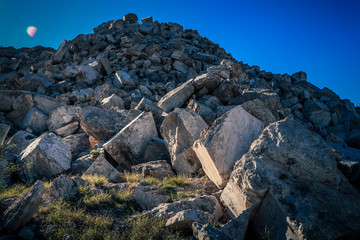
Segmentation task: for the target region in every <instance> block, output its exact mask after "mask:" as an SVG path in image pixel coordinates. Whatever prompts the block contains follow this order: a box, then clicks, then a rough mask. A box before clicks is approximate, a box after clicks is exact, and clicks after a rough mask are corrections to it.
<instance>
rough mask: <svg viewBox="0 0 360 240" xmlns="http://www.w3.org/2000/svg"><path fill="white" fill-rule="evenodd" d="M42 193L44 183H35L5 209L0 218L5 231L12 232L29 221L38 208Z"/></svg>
mask: <svg viewBox="0 0 360 240" xmlns="http://www.w3.org/2000/svg"><path fill="white" fill-rule="evenodd" d="M44 191H45V186H44V183H43V182H42V181H37V182H36V183H35V184H34V185H33V186H32V188H30V190H29V191H28V192H26V193H24V194H22V195H21V196H20V197H18V198H17V199H16V201H15V202H14V203H12V204H11V205H10V207H9V208H8V209H6V211H5V212H4V216H3V218H2V222H3V224H4V228H5V229H6V231H8V232H13V231H15V230H16V229H18V228H19V227H20V226H22V225H25V224H27V223H28V222H29V221H30V219H31V218H32V217H33V216H34V214H35V213H36V212H37V211H38V209H39V207H40V204H41V202H42V195H43V193H44Z"/></svg>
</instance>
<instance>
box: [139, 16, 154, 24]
mask: <svg viewBox="0 0 360 240" xmlns="http://www.w3.org/2000/svg"><path fill="white" fill-rule="evenodd" d="M149 22H150V23H152V22H153V17H152V16H150V17H146V18H143V19H141V23H149Z"/></svg>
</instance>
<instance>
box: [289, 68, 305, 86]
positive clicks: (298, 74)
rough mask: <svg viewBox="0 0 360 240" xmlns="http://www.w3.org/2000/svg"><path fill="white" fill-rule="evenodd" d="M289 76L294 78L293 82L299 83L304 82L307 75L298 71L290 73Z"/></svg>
mask: <svg viewBox="0 0 360 240" xmlns="http://www.w3.org/2000/svg"><path fill="white" fill-rule="evenodd" d="M291 78H292V79H293V80H294V82H295V83H300V82H306V79H307V76H306V73H305V72H303V71H300V72H296V73H294V74H292V75H291Z"/></svg>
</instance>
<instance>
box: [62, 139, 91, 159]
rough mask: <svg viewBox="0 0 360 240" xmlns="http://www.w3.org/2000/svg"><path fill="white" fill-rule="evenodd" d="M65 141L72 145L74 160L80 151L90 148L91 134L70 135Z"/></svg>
mask: <svg viewBox="0 0 360 240" xmlns="http://www.w3.org/2000/svg"><path fill="white" fill-rule="evenodd" d="M63 142H64V143H67V144H68V145H69V146H70V150H71V156H72V160H75V159H76V158H77V156H79V154H80V153H82V152H86V151H88V150H89V148H90V142H89V136H88V135H87V134H86V133H79V134H74V135H69V136H67V137H65V138H63Z"/></svg>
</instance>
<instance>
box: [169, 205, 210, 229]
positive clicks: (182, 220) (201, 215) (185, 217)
mask: <svg viewBox="0 0 360 240" xmlns="http://www.w3.org/2000/svg"><path fill="white" fill-rule="evenodd" d="M194 222H199V223H209V222H211V215H210V214H209V213H207V212H204V211H201V210H193V209H187V210H182V211H180V212H178V213H176V214H175V216H173V217H171V218H169V219H168V220H167V221H166V224H165V226H166V227H168V228H169V229H171V230H174V231H189V230H191V227H192V224H193V223H194Z"/></svg>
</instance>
